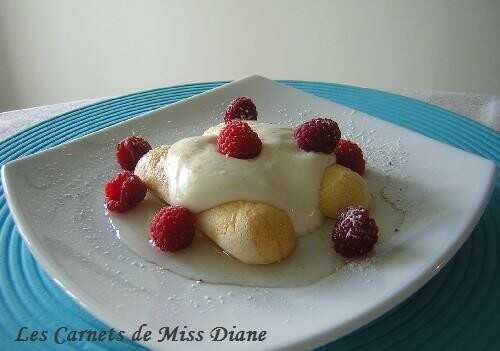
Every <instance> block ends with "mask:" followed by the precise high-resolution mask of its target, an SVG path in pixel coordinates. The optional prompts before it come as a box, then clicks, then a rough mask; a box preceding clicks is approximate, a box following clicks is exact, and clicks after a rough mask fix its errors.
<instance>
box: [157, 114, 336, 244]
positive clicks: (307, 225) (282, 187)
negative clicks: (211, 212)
mask: <svg viewBox="0 0 500 351" xmlns="http://www.w3.org/2000/svg"><path fill="white" fill-rule="evenodd" d="M247 122H248V124H249V125H250V127H251V128H252V129H253V130H254V131H255V132H256V133H257V134H258V135H259V137H260V139H261V140H262V152H261V153H260V155H259V156H258V157H256V158H254V159H249V160H241V159H237V158H232V157H228V156H225V155H223V154H220V153H219V152H218V151H217V145H216V143H217V135H218V134H219V131H220V130H221V128H223V127H224V124H220V125H217V126H215V127H212V128H209V129H208V130H206V131H205V133H204V134H203V135H202V136H197V137H191V138H185V139H182V140H179V141H178V142H176V143H175V144H173V145H172V146H171V147H170V148H169V151H168V154H167V157H166V158H165V160H164V162H163V167H165V171H166V174H167V176H168V185H169V194H168V195H169V198H168V199H166V200H167V202H168V203H170V204H173V205H183V206H186V207H188V208H190V209H191V210H192V211H195V212H201V211H204V210H207V209H209V208H212V207H214V206H217V205H220V204H223V203H225V202H230V201H236V200H246V201H256V202H263V203H267V204H269V205H272V206H275V207H277V208H280V209H282V210H284V211H286V212H287V213H288V214H289V216H290V218H291V220H292V222H293V224H294V227H295V231H296V232H297V234H299V235H301V234H305V233H306V232H308V231H310V230H312V229H314V228H316V227H317V226H319V225H320V224H321V223H322V222H323V215H322V214H321V211H320V209H319V192H320V187H321V181H322V179H323V173H324V171H325V168H327V167H328V166H330V165H331V164H333V163H335V156H334V155H333V154H332V155H327V154H322V153H315V152H305V151H302V150H300V149H299V148H298V147H297V145H296V143H295V141H294V138H293V129H292V128H288V127H284V126H280V125H275V124H269V123H258V122H252V121H247Z"/></svg>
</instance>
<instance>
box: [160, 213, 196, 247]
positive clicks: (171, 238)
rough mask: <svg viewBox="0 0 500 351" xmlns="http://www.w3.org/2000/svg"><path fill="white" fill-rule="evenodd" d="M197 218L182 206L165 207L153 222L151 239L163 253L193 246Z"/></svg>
mask: <svg viewBox="0 0 500 351" xmlns="http://www.w3.org/2000/svg"><path fill="white" fill-rule="evenodd" d="M195 221H196V218H195V216H194V214H193V213H192V212H191V211H189V210H188V209H187V208H185V207H182V206H170V207H163V208H161V209H160V210H159V211H158V212H156V213H155V215H154V216H153V219H152V220H151V226H150V237H151V241H152V243H153V245H155V246H156V247H158V248H159V249H160V250H162V251H169V252H175V251H178V250H181V249H184V248H186V247H188V246H189V245H191V243H192V242H193V238H194V233H195V227H194V224H195Z"/></svg>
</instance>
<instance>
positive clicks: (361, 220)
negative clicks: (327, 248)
mask: <svg viewBox="0 0 500 351" xmlns="http://www.w3.org/2000/svg"><path fill="white" fill-rule="evenodd" d="M377 240H378V227H377V224H376V223H375V221H374V220H373V219H372V218H370V216H369V214H368V210H367V209H366V208H364V207H361V206H350V207H347V208H345V209H344V210H342V212H341V213H340V215H339V217H338V218H337V221H336V222H335V227H334V229H333V233H332V241H333V245H334V246H333V247H334V248H335V251H337V253H339V254H341V255H342V256H344V257H345V258H359V257H363V256H365V255H366V254H367V253H368V252H369V251H370V250H371V249H372V248H373V246H374V245H375V243H376V242H377Z"/></svg>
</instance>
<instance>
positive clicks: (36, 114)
mask: <svg viewBox="0 0 500 351" xmlns="http://www.w3.org/2000/svg"><path fill="white" fill-rule="evenodd" d="M395 93H397V94H401V95H405V96H408V97H413V98H416V99H419V100H422V101H424V102H428V103H431V104H434V105H437V106H440V107H443V108H445V109H448V110H451V111H454V112H457V113H459V114H461V115H464V116H467V117H469V118H471V119H474V120H476V121H478V122H479V123H482V124H484V125H485V126H488V127H490V128H492V129H494V130H496V131H497V132H498V131H500V98H499V97H497V96H492V95H480V94H469V93H451V92H439V91H409V90H400V91H395ZM101 100H103V99H88V100H79V101H72V102H66V103H62V104H55V105H47V106H38V107H33V108H29V109H24V110H15V111H7V112H2V113H0V140H1V139H3V138H5V137H8V136H9V135H12V134H14V133H16V132H18V131H20V130H22V129H23V128H26V127H28V126H30V125H32V124H34V123H37V122H40V121H43V120H46V119H48V118H51V117H53V116H57V115H59V114H61V113H64V112H67V111H71V110H73V109H76V108H79V107H82V106H85V105H89V104H92V103H94V102H98V101H101Z"/></svg>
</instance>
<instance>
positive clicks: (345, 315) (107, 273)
mask: <svg viewBox="0 0 500 351" xmlns="http://www.w3.org/2000/svg"><path fill="white" fill-rule="evenodd" d="M236 96H249V97H251V98H252V99H254V101H255V102H256V105H257V107H258V110H259V116H261V117H260V118H262V119H263V120H264V121H268V122H276V123H286V124H293V125H297V124H299V123H300V122H301V121H303V120H307V119H309V118H311V117H312V116H315V115H320V114H323V115H330V116H331V115H334V116H335V118H336V120H337V121H338V122H339V125H340V127H341V130H342V132H343V135H344V136H347V137H348V138H352V139H354V140H356V141H358V142H359V143H360V144H361V147H362V148H363V149H364V150H365V152H366V155H367V158H368V166H369V167H370V168H371V169H376V170H377V171H379V172H380V173H382V174H384V177H387V178H386V179H387V182H395V183H394V184H404V187H400V189H402V190H401V191H402V194H399V195H402V197H401V199H400V200H401V202H402V203H403V204H402V205H404V206H406V213H405V216H406V218H405V224H404V225H403V226H402V227H401V229H400V231H398V232H397V233H393V234H392V235H390V236H388V237H387V238H386V239H385V240H382V241H381V243H380V245H379V244H378V246H377V251H376V253H375V256H374V259H370V260H367V261H365V262H362V263H356V264H348V265H346V266H344V268H342V269H341V270H339V271H338V272H336V273H335V274H333V275H332V276H330V277H328V278H325V279H323V280H321V281H319V282H317V283H314V284H312V285H309V286H306V287H299V288H266V289H265V288H253V287H238V286H228V285H212V284H196V283H193V281H191V280H187V279H185V278H182V277H179V276H177V275H175V274H173V273H170V272H169V271H165V270H159V269H157V267H156V266H155V265H153V264H150V263H148V262H146V261H144V260H143V259H142V258H141V257H138V256H137V255H136V254H134V253H133V252H132V251H130V250H129V249H128V248H127V247H126V246H125V245H124V244H123V243H122V242H121V241H120V240H119V238H118V237H117V236H116V235H114V234H115V233H114V231H113V229H112V227H111V225H110V222H109V220H108V218H107V217H106V215H105V211H104V207H103V195H102V189H103V184H104V182H105V180H106V179H108V178H109V177H110V176H111V175H112V174H113V173H114V172H115V171H116V165H115V159H114V157H115V155H114V147H115V143H116V141H117V140H120V139H121V138H124V137H125V136H128V135H130V134H140V135H143V136H144V137H146V139H148V140H149V141H150V142H151V144H152V145H160V144H171V143H173V142H175V141H176V140H178V139H179V138H181V137H186V136H191V135H196V134H199V133H200V132H201V131H202V130H203V129H205V128H206V127H208V126H210V125H213V124H215V123H216V122H217V119H218V118H219V117H218V113H219V112H220V111H221V109H222V108H223V107H224V106H225V104H226V103H227V102H228V101H229V100H231V99H232V98H233V97H236ZM2 171H3V178H2V179H3V182H4V188H5V192H6V196H7V200H8V203H9V206H10V209H11V211H12V214H13V216H14V219H15V221H16V224H17V225H18V227H19V229H20V231H21V233H22V235H23V237H24V239H25V240H26V242H28V244H29V246H30V248H31V250H32V252H33V253H34V255H35V257H36V258H37V259H38V261H39V262H40V263H41V264H43V266H44V267H45V269H46V270H47V271H48V273H49V274H50V275H52V277H53V278H54V279H55V280H56V281H57V282H58V283H60V285H61V286H62V287H63V288H64V289H65V290H66V291H67V292H68V293H69V294H70V295H71V296H73V297H75V299H76V300H77V301H78V302H80V303H81V304H82V305H83V306H84V307H85V308H87V309H88V310H89V311H90V312H92V313H93V314H94V315H95V316H97V317H98V318H100V319H102V320H103V321H104V322H106V323H107V324H108V325H110V326H112V327H115V328H118V329H121V330H125V331H127V335H129V336H130V331H133V330H136V329H137V327H138V326H139V325H140V324H142V323H147V324H148V328H150V329H152V330H158V329H159V328H160V327H162V326H177V325H179V326H181V327H182V326H184V325H186V326H188V327H189V328H190V329H196V330H206V331H210V329H212V328H213V327H216V326H226V327H228V328H231V327H232V326H233V325H236V326H238V328H239V329H245V330H250V329H258V330H262V329H264V330H267V338H266V340H265V341H264V342H262V343H237V342H210V341H208V339H209V338H208V337H206V338H205V340H204V341H202V342H201V344H202V346H201V344H200V343H197V344H194V343H190V342H178V343H175V349H176V350H187V349H192V348H193V347H195V346H196V347H200V348H203V349H204V350H222V349H231V350H237V349H259V350H263V349H273V350H275V349H288V350H290V349H304V348H312V347H314V346H319V345H321V344H324V343H326V342H329V341H332V340H334V339H336V338H338V337H340V336H342V335H344V334H346V333H348V332H350V331H352V330H354V329H356V328H359V327H360V326H362V325H364V324H366V323H368V322H369V321H371V320H373V319H375V318H376V317H378V316H380V315H381V314H383V313H384V312H386V311H387V310H389V309H390V308H392V307H394V306H395V305H396V304H398V303H399V302H401V301H402V300H403V299H405V298H407V297H408V296H410V295H411V294H412V293H413V292H415V291H416V290H417V289H418V288H420V287H421V286H422V285H423V284H424V283H425V282H427V281H428V280H429V279H430V278H431V277H432V276H433V275H434V274H436V273H437V272H438V271H439V269H440V268H441V267H443V265H444V264H445V263H446V262H447V261H448V260H449V259H450V258H451V257H452V255H453V254H454V253H455V252H456V251H457V249H458V248H459V247H460V246H461V245H462V243H463V242H464V241H465V240H466V238H467V237H468V235H469V234H470V232H471V231H472V229H473V228H474V226H475V224H476V223H477V221H478V220H479V218H480V216H481V214H482V212H483V210H484V208H485V206H486V204H487V201H488V198H489V196H488V195H489V193H490V192H491V190H492V186H493V180H494V173H495V166H494V164H493V163H492V162H490V161H487V160H485V159H482V158H479V157H477V156H474V155H472V154H469V153H466V152H463V151H461V150H458V149H455V148H452V147H450V146H447V145H444V144H441V143H439V142H436V141H434V140H431V139H429V138H426V137H424V136H422V135H419V134H416V133H414V132H411V131H409V130H406V129H403V128H400V127H398V126H395V125H392V124H390V123H387V122H384V121H381V120H378V119H376V118H372V117H370V116H368V115H365V114H363V113H359V112H355V111H352V110H351V109H348V108H345V107H343V106H340V105H337V104H335V103H332V102H330V101H327V100H324V99H321V98H318V97H315V96H312V95H309V94H306V93H304V92H301V91H299V90H295V89H293V88H290V87H286V86H284V85H280V84H278V83H275V82H273V81H271V80H268V79H265V78H262V77H258V76H253V77H249V78H246V79H243V80H240V81H236V82H233V83H230V84H227V85H224V86H222V87H219V88H217V89H214V90H211V91H208V92H206V93H203V94H201V95H198V96H194V97H191V98H189V99H186V100H183V101H181V102H178V103H175V104H173V105H170V106H167V107H165V108H162V109H159V110H156V111H153V112H151V113H148V114H145V115H142V116H139V117H137V118H134V119H131V120H128V121H125V122H123V123H120V124H118V125H115V126H112V127H110V128H106V129H104V130H101V131H99V132H96V133H93V134H90V135H88V136H85V137H83V138H80V139H78V140H75V141H72V142H70V143H67V144H63V145H60V146H58V147H55V148H52V149H50V150H46V151H43V152H41V153H38V154H35V155H32V156H29V157H26V158H22V159H19V160H16V161H13V162H10V163H8V164H7V165H5V166H4V168H3V170H2ZM387 195H389V196H390V195H391V194H387ZM392 195H394V194H392ZM382 235H384V233H382ZM205 296H214V297H219V296H221V297H222V298H220V299H219V298H217V299H215V300H214V301H212V302H207V300H206V299H204V297H205ZM168 297H170V299H169V298H168ZM249 297H250V298H249ZM145 345H146V346H147V347H149V348H152V349H159V350H163V349H171V347H172V345H171V343H168V342H164V343H155V342H148V343H145Z"/></svg>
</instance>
